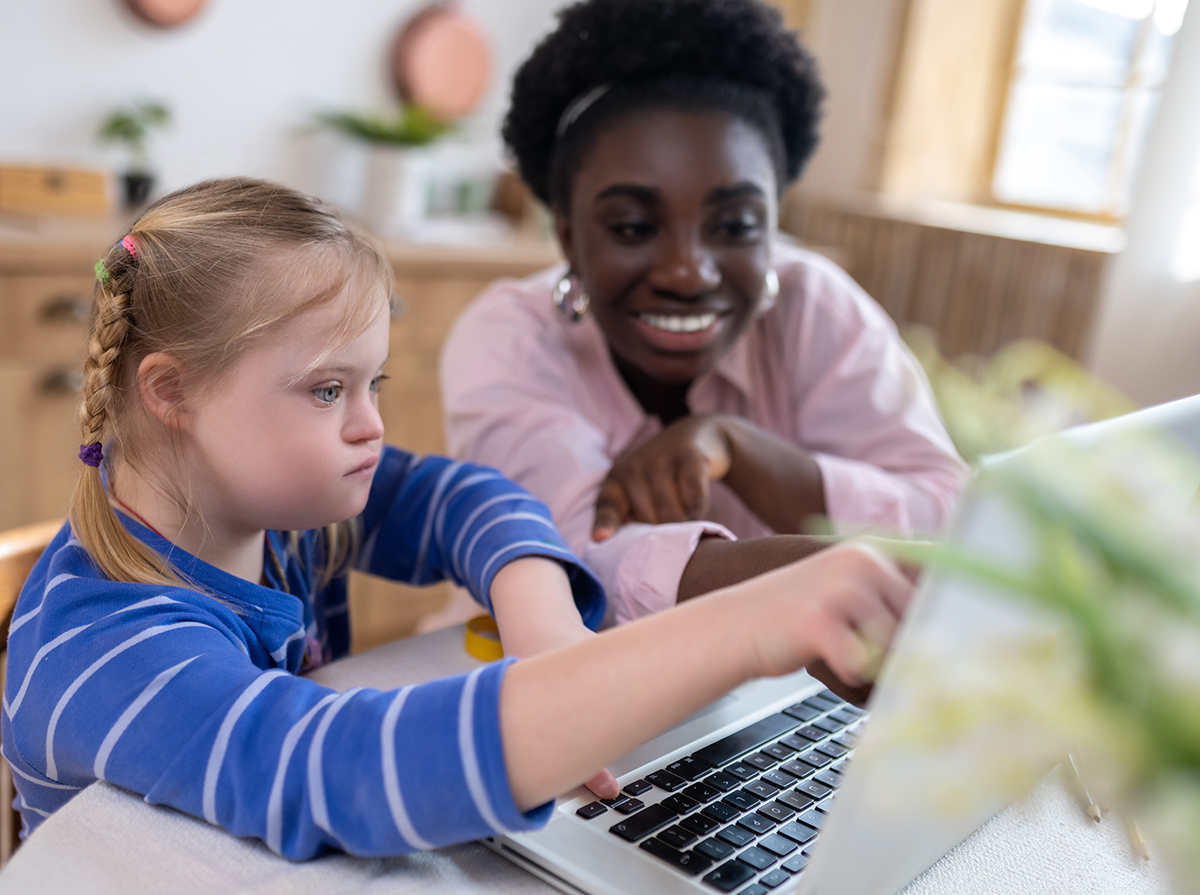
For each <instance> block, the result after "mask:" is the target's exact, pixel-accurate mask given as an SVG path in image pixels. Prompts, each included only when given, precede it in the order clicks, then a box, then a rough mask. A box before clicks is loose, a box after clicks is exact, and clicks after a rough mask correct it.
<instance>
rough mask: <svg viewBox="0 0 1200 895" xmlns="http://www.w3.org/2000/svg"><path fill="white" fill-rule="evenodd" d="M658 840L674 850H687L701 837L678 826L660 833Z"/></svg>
mask: <svg viewBox="0 0 1200 895" xmlns="http://www.w3.org/2000/svg"><path fill="white" fill-rule="evenodd" d="M658 838H659V839H661V840H662V841H663V842H665V843H667V845H670V846H672V847H674V848H678V849H685V848H687V847H688V846H689V845H691V844H692V843H693V842H695V841H696V840H697V839H699V838H700V837H699V836H697V835H696V834H695V833H692V832H690V831H689V830H685V829H684V828H683V827H681V826H679V825H678V824H676V825H675V826H673V827H667V828H666V829H665V830H663V831H662V832H661V833H659V834H658Z"/></svg>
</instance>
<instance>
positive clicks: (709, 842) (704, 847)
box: [692, 837, 733, 861]
mask: <svg viewBox="0 0 1200 895" xmlns="http://www.w3.org/2000/svg"><path fill="white" fill-rule="evenodd" d="M692 851H698V852H700V854H702V855H708V857H710V858H712V859H713V860H714V861H723V860H724V859H725V858H728V857H729V856H730V855H732V854H733V846H732V845H729V844H728V843H726V842H722V841H721V840H720V839H717V838H715V837H714V838H712V839H705V840H704V841H703V842H701V843H699V844H698V845H697V846H696V847H695V848H693V849H692Z"/></svg>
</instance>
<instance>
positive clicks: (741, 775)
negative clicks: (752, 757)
mask: <svg viewBox="0 0 1200 895" xmlns="http://www.w3.org/2000/svg"><path fill="white" fill-rule="evenodd" d="M725 773H727V774H731V775H733V776H734V777H737V778H738V779H739V780H753V779H754V778H755V777H757V776H758V768H752V767H750V765H748V764H746V763H745V762H741V761H735V762H734V763H733V764H731V765H730V766H729V767H727V768H726V769H725Z"/></svg>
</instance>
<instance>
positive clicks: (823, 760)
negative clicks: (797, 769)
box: [796, 749, 833, 769]
mask: <svg viewBox="0 0 1200 895" xmlns="http://www.w3.org/2000/svg"><path fill="white" fill-rule="evenodd" d="M796 761H802V762H804V763H805V764H810V765H812V766H813V768H814V769H815V768H823V767H825V765H827V764H829V763H830V762H831V761H833V758H832V757H831V756H828V755H826V754H825V753H823V752H818V751H816V750H815V749H814V750H813V751H811V752H803V753H801V754H800V755H799V756H798V757H797V758H796Z"/></svg>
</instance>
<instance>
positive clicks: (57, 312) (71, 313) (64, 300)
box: [38, 295, 92, 323]
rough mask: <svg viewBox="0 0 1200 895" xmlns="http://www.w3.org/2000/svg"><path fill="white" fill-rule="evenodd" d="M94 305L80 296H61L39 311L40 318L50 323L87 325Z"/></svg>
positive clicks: (48, 302) (47, 303)
mask: <svg viewBox="0 0 1200 895" xmlns="http://www.w3.org/2000/svg"><path fill="white" fill-rule="evenodd" d="M91 309H92V303H91V302H90V301H88V300H87V299H83V298H80V297H79V296H78V295H59V296H56V297H55V298H52V299H50V300H49V301H47V302H46V303H45V304H44V305H42V307H41V309H40V310H39V311H38V317H40V318H41V319H42V320H45V321H47V322H50V323H86V322H87V319H88V314H89V313H90V312H91Z"/></svg>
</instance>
